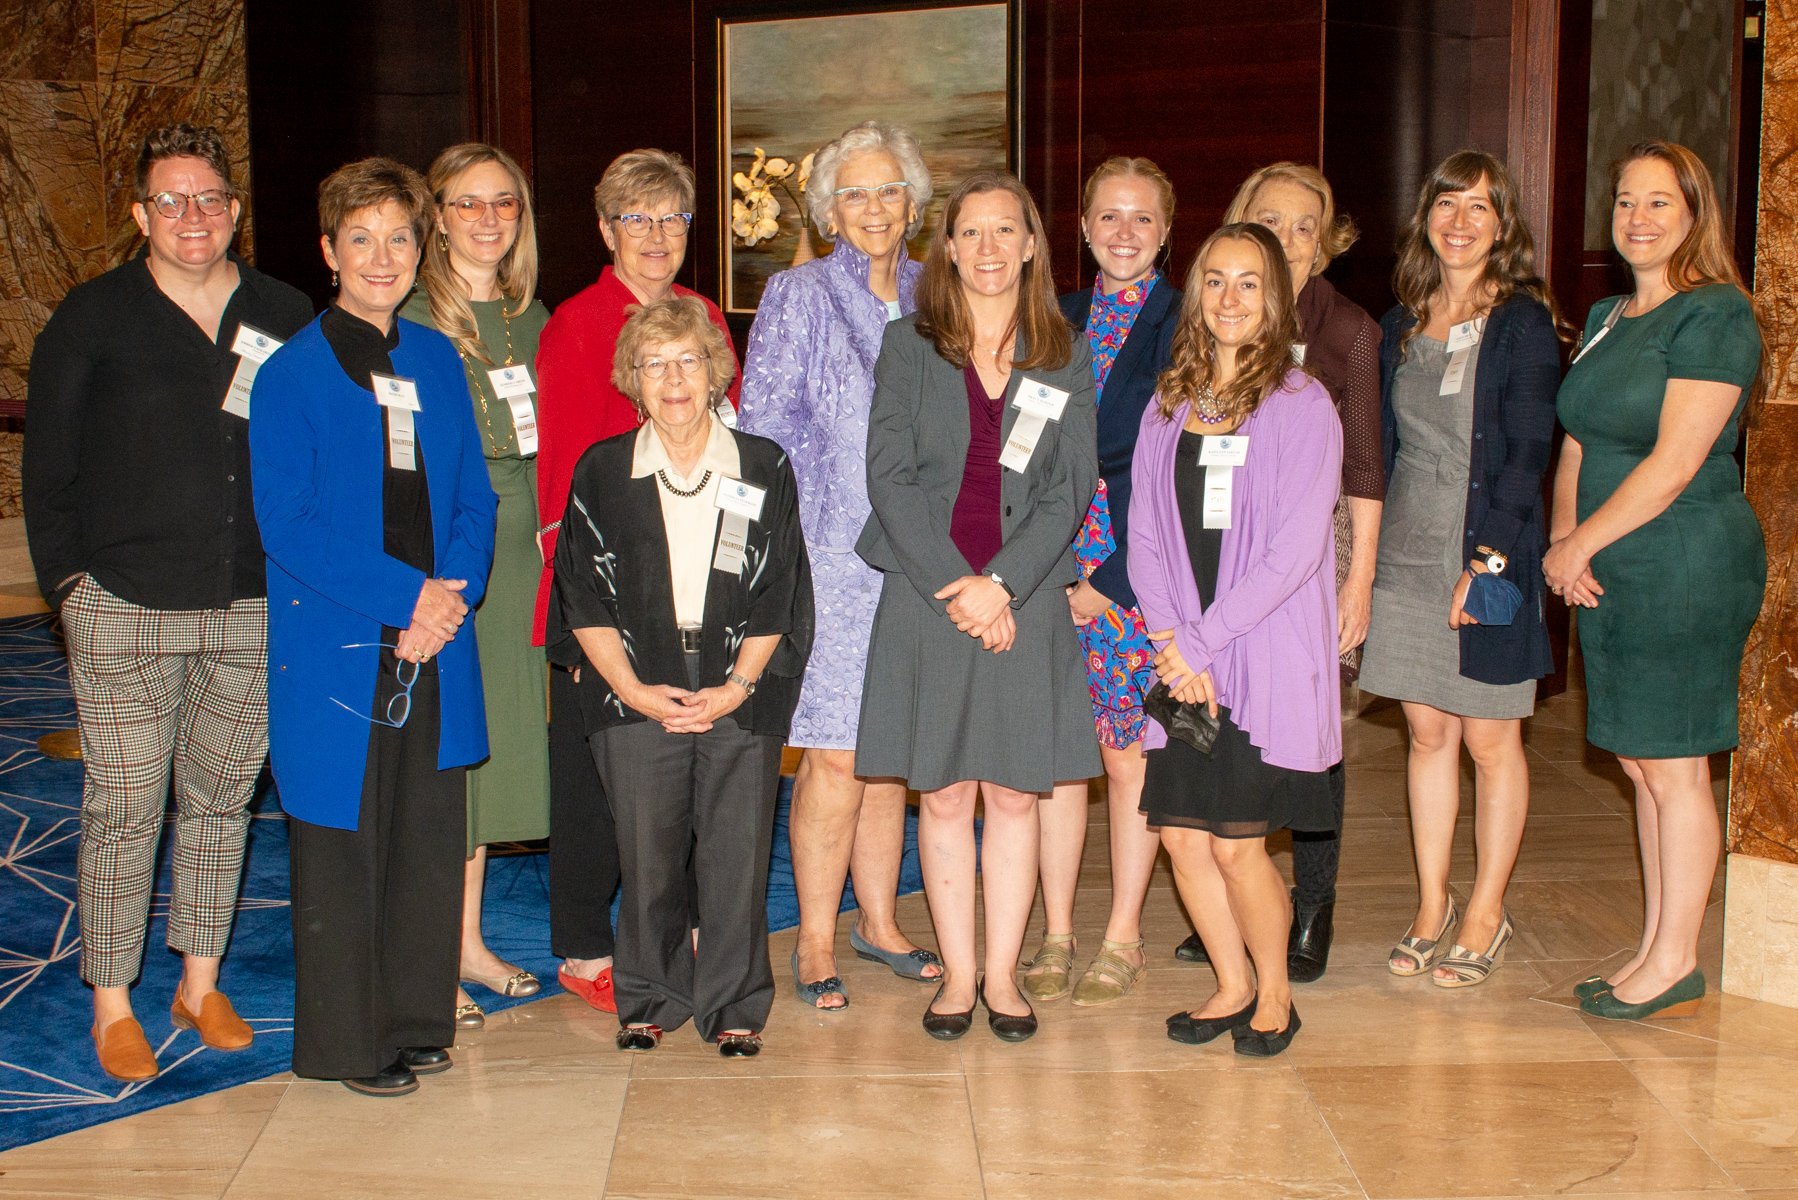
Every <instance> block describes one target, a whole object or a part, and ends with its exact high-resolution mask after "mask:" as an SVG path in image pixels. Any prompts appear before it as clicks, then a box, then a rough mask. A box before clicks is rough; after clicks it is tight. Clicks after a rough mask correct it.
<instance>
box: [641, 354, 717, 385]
mask: <svg viewBox="0 0 1798 1200" xmlns="http://www.w3.org/2000/svg"><path fill="white" fill-rule="evenodd" d="M710 357H712V356H711V355H709V354H683V355H681V356H680V357H679V358H646V359H644V360H643V361H642V362H640V363H638V364H636V366H637V370H639V371H641V372H643V377H644V378H645V379H660V378H662V377H663V376H664V375H666V374H668V368H669V367H678V368H679V369H680V373H681V374H682V375H697V374H699V372H700V371H701V370H702V369H704V367H705V361H706V359H708V358H710Z"/></svg>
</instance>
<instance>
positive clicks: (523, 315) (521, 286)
mask: <svg viewBox="0 0 1798 1200" xmlns="http://www.w3.org/2000/svg"><path fill="white" fill-rule="evenodd" d="M426 181H427V182H428V183H429V184H430V185H431V196H432V199H433V200H434V201H435V202H436V212H435V214H434V216H433V227H432V230H431V233H430V236H429V239H428V240H427V241H426V243H425V247H424V261H423V264H422V265H421V266H420V268H419V272H418V278H419V288H418V290H417V291H415V292H413V293H412V299H410V300H408V301H407V302H406V306H405V308H403V309H401V310H400V315H401V316H403V317H405V318H406V319H407V320H410V321H416V322H418V323H419V324H420V325H424V326H426V327H428V328H431V329H436V330H438V331H439V332H441V333H443V334H445V335H446V336H448V337H449V338H450V340H451V341H453V342H454V343H455V345H456V351H457V353H458V354H460V355H461V356H462V366H463V368H464V370H465V371H466V373H467V376H468V392H469V397H470V408H471V410H472V411H473V413H474V422H475V428H476V429H477V430H478V431H479V432H480V435H481V447H482V450H483V451H484V453H485V455H486V459H487V478H488V481H489V482H490V483H492V484H493V490H494V493H495V494H496V495H497V496H498V497H499V518H498V521H497V524H496V527H495V532H494V547H493V571H492V573H491V574H490V575H489V577H488V579H487V594H486V596H485V597H483V598H482V600H481V606H480V608H479V609H478V610H477V611H476V613H475V628H476V629H477V631H478V632H479V633H480V635H481V639H480V645H481V690H482V691H483V692H484V693H485V695H486V698H487V741H488V746H489V748H490V749H491V750H492V756H491V757H490V758H488V759H487V761H486V762H484V763H482V764H481V765H480V766H478V767H475V768H473V769H472V770H470V771H469V772H468V861H467V866H466V868H465V870H464V878H463V888H462V965H461V977H462V982H463V983H464V984H470V983H478V984H480V985H481V986H482V987H484V988H486V989H487V990H489V991H491V992H496V993H498V994H500V995H502V996H534V995H536V994H537V992H538V990H539V988H540V986H541V985H540V984H539V983H538V980H537V977H536V976H535V975H533V974H531V973H530V972H529V971H525V970H521V969H520V968H519V967H517V966H516V965H515V964H513V963H509V962H507V961H506V960H505V959H502V958H500V957H499V956H498V955H496V954H495V953H494V952H493V951H492V950H490V949H488V947H487V941H486V939H485V938H484V937H483V936H482V935H481V895H482V891H483V885H484V884H485V882H486V876H487V847H488V845H490V844H491V843H494V842H514V841H528V840H530V839H533V838H541V837H548V836H549V733H548V729H547V726H546V724H545V720H544V712H545V705H546V703H547V700H546V696H545V689H546V687H547V679H548V671H547V670H546V668H545V663H544V657H543V651H542V649H541V648H540V647H537V646H533V645H532V644H531V614H532V612H533V610H534V607H535V605H536V601H537V581H538V576H539V574H540V572H541V570H542V567H543V559H542V555H541V553H540V552H539V551H538V549H537V527H538V526H539V525H540V524H541V522H540V521H539V520H538V519H537V417H536V412H537V404H536V401H537V397H536V394H535V389H536V377H535V374H534V371H535V366H536V360H537V339H538V337H539V336H540V335H541V334H542V332H543V326H544V323H545V322H547V321H548V320H549V310H548V309H547V308H545V307H543V302H542V301H540V300H537V299H536V298H535V292H536V290H537V224H536V218H535V214H533V213H532V211H531V186H530V183H529V181H527V180H526V179H525V177H524V172H523V171H521V170H520V169H519V167H518V164H517V163H516V162H514V161H513V160H512V158H511V156H509V155H508V154H506V153H505V151H503V150H498V149H495V148H494V147H492V146H486V145H482V144H480V143H478V142H465V143H463V144H461V145H458V146H451V147H450V148H449V149H447V150H445V151H444V152H443V153H442V154H439V155H438V156H437V159H436V161H435V162H433V163H432V164H431V170H430V173H429V174H428V175H427V176H426ZM485 1021H486V1015H485V1014H484V1013H483V1012H482V1011H481V1006H480V1005H479V1004H476V1003H475V1001H474V999H473V998H472V997H471V996H469V994H468V993H467V992H466V991H460V990H459V991H458V992H457V993H456V1024H457V1026H459V1027H461V1028H465V1029H478V1028H480V1027H481V1025H482V1024H484V1023H485Z"/></svg>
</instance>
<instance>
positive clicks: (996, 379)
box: [855, 172, 1100, 1041]
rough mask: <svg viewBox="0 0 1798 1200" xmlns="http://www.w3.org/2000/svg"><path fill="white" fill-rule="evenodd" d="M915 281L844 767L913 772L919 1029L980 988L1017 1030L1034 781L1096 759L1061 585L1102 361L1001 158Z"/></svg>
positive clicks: (943, 1028)
mask: <svg viewBox="0 0 1798 1200" xmlns="http://www.w3.org/2000/svg"><path fill="white" fill-rule="evenodd" d="M917 301H918V311H917V312H916V313H915V314H914V315H912V316H910V317H907V318H905V319H903V320H899V321H894V322H893V323H892V324H890V325H888V326H887V332H886V338H885V341H884V343H883V344H882V347H881V353H880V359H879V362H878V363H877V364H876V366H875V372H874V374H875V390H874V401H873V408H872V412H871V414H870V417H869V427H868V499H869V501H870V502H871V504H872V507H873V516H871V517H870V518H869V520H868V524H867V527H866V528H865V529H864V530H863V531H862V536H861V540H860V542H859V543H857V546H856V550H857V551H858V552H859V553H860V554H861V556H862V557H863V558H864V559H866V560H867V561H868V563H869V565H871V566H873V567H875V568H877V569H879V570H880V571H882V572H884V573H885V576H884V579H883V581H882V585H881V593H880V607H879V609H878V610H877V611H876V613H875V617H874V635H873V641H872V644H871V645H870V647H869V652H868V674H867V682H866V685H865V687H864V688H863V692H862V710H861V726H860V733H859V738H858V741H857V745H856V756H855V772H856V774H857V775H862V776H866V777H881V776H896V777H899V778H902V779H904V780H906V782H907V783H908V784H910V786H912V787H914V788H916V789H918V791H920V792H922V793H923V806H922V811H921V813H920V820H919V838H918V842H919V853H920V856H921V858H922V861H923V867H924V890H925V894H926V896H928V898H929V900H930V913H931V918H932V920H933V921H934V923H935V925H936V932H937V940H938V943H939V945H940V946H941V947H942V953H943V960H944V967H945V973H944V976H943V983H942V986H941V987H940V988H938V989H937V994H936V997H935V998H934V999H933V1000H932V1001H931V1003H930V1006H929V1007H928V1008H927V1009H926V1010H925V1012H924V1028H925V1030H926V1031H927V1032H928V1033H930V1034H931V1036H933V1037H937V1038H941V1039H944V1040H948V1039H952V1038H958V1037H960V1036H961V1035H962V1034H964V1033H966V1032H967V1031H968V1029H969V1027H970V1026H971V1025H972V1024H973V1019H974V1008H975V1007H976V1005H977V1004H978V1003H980V1002H982V1001H984V1002H985V1004H986V1006H987V1023H988V1025H989V1026H990V1027H991V1028H992V1031H993V1032H994V1034H996V1035H997V1036H999V1037H1001V1038H1004V1039H1006V1040H1008V1041H1022V1040H1024V1039H1025V1038H1027V1037H1029V1036H1030V1035H1031V1034H1033V1033H1035V1032H1036V1016H1035V1014H1034V1013H1033V1012H1032V1011H1031V1008H1030V1005H1029V1003H1028V1002H1027V1001H1026V1000H1025V999H1024V997H1023V994H1022V993H1021V992H1020V991H1019V990H1018V984H1017V978H1016V968H1017V961H1018V952H1019V950H1020V949H1021V948H1022V946H1023V942H1024V927H1025V924H1026V922H1027V921H1028V919H1029V915H1030V906H1031V903H1032V901H1033V900H1034V899H1035V893H1036V854H1037V839H1038V830H1037V813H1036V803H1037V800H1038V799H1039V798H1040V797H1041V796H1042V795H1043V794H1044V793H1046V792H1048V791H1049V790H1050V789H1052V788H1053V787H1054V786H1055V785H1056V784H1057V783H1059V782H1063V781H1067V780H1074V779H1087V778H1090V777H1091V776H1093V775H1096V774H1098V772H1099V770H1100V764H1099V748H1098V742H1097V739H1096V737H1095V736H1094V733H1093V723H1092V712H1091V704H1090V703H1089V702H1088V700H1087V694H1086V668H1085V666H1084V664H1083V662H1082V659H1081V655H1080V645H1079V642H1078V640H1077V638H1076V636H1075V631H1074V627H1073V626H1072V625H1071V624H1069V623H1068V619H1067V599H1066V594H1065V591H1064V588H1065V587H1066V586H1067V585H1069V584H1071V583H1073V582H1074V581H1075V580H1077V579H1078V578H1079V577H1080V570H1079V567H1078V565H1077V564H1076V563H1075V561H1074V556H1073V552H1072V549H1071V546H1072V542H1073V538H1074V531H1075V529H1076V528H1078V526H1079V524H1080V521H1081V518H1082V517H1083V516H1084V515H1085V513H1086V508H1087V504H1088V503H1089V502H1090V501H1091V500H1092V496H1093V488H1094V485H1095V484H1096V482H1097V479H1098V459H1097V450H1096V448H1095V443H1094V429H1093V425H1094V392H1093V378H1092V368H1091V367H1090V365H1089V364H1088V361H1087V350H1086V347H1085V345H1084V339H1082V340H1081V342H1080V343H1078V344H1077V343H1076V341H1075V339H1074V336H1073V333H1072V331H1071V330H1070V328H1069V326H1068V324H1067V322H1066V321H1065V320H1064V319H1063V318H1062V316H1061V313H1060V311H1059V310H1058V309H1057V307H1056V303H1055V291H1054V286H1053V283H1052V280H1051V275H1050V271H1049V249H1048V241H1047V239H1046V238H1044V237H1043V234H1042V220H1041V218H1040V217H1039V216H1038V214H1037V209H1036V204H1035V202H1034V201H1032V200H1031V198H1030V193H1029V192H1028V191H1026V190H1025V189H1024V185H1023V184H1021V183H1019V182H1018V181H1017V180H1016V179H1014V178H1013V177H1011V176H1010V175H1005V174H1001V173H998V172H981V173H979V174H976V175H973V176H971V177H969V178H968V179H967V180H966V181H965V182H964V183H963V184H962V185H961V186H960V187H959V188H957V189H956V190H955V193H954V194H953V195H951V196H950V197H949V201H948V203H947V204H946V205H945V206H944V210H943V225H942V229H941V231H940V232H939V233H938V234H937V236H936V237H935V238H934V239H933V241H932V243H931V247H930V256H929V258H928V259H927V261H926V262H925V264H924V274H923V277H922V279H921V280H920V281H919V284H918V290H917ZM977 797H978V798H981V799H984V801H985V804H986V823H985V827H984V839H985V854H984V859H983V862H984V866H985V870H984V872H983V873H982V876H983V878H982V888H983V891H982V899H983V901H984V904H985V910H986V933H987V937H986V955H985V961H986V968H987V970H986V977H985V979H984V980H983V981H980V982H977V981H976V978H977V973H976V969H975V961H976V960H975V934H974V873H975V845H974V806H975V800H976V798H977Z"/></svg>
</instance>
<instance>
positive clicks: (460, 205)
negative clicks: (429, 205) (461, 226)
mask: <svg viewBox="0 0 1798 1200" xmlns="http://www.w3.org/2000/svg"><path fill="white" fill-rule="evenodd" d="M444 207H445V208H448V209H451V210H453V211H454V212H455V214H456V215H457V216H458V217H461V218H462V219H463V220H464V221H478V220H480V219H481V218H482V217H484V216H486V215H487V210H488V209H490V208H491V209H492V210H493V215H494V216H496V217H498V218H499V219H500V220H502V221H516V220H517V219H518V214H519V213H521V212H523V211H524V205H523V204H521V203H520V202H519V200H518V197H517V196H501V197H500V198H499V199H498V200H481V199H478V198H476V197H474V196H463V197H461V198H459V199H456V200H451V201H450V202H449V203H448V204H446V205H444Z"/></svg>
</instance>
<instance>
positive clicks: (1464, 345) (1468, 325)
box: [1448, 317, 1486, 354]
mask: <svg viewBox="0 0 1798 1200" xmlns="http://www.w3.org/2000/svg"><path fill="white" fill-rule="evenodd" d="M1485 332H1486V318H1485V317H1475V318H1474V319H1473V320H1471V321H1462V322H1461V323H1460V324H1459V325H1454V326H1450V328H1449V331H1448V352H1449V353H1450V354H1453V353H1454V352H1455V351H1457V350H1467V349H1471V348H1472V347H1474V346H1477V345H1479V344H1480V338H1481V337H1482V336H1483V335H1484V334H1485Z"/></svg>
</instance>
